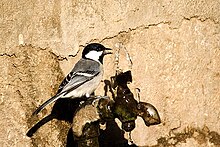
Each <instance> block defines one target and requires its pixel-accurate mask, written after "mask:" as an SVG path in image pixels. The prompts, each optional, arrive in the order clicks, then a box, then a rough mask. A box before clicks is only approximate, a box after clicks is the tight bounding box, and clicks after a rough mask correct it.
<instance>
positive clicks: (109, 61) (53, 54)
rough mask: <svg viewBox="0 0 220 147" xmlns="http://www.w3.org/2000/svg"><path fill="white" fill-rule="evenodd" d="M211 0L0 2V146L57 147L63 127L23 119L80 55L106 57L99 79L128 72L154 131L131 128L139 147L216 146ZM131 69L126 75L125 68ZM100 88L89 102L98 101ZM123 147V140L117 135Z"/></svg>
mask: <svg viewBox="0 0 220 147" xmlns="http://www.w3.org/2000/svg"><path fill="white" fill-rule="evenodd" d="M219 8H220V1H219V0H182V1H171V0H136V1H129V0H92V1H87V0H49V1H48V0H41V1H39V0H19V1H17V0H1V1H0V61H1V65H0V67H1V70H0V82H1V86H0V87H1V88H0V89H1V90H0V117H1V120H0V124H1V126H2V127H1V128H0V144H1V145H2V146H5V147H6V146H10V147H11V146H19V147H20V146H27V147H30V146H48V147H49V146H65V143H66V134H67V132H68V128H69V126H70V124H68V123H65V122H63V121H58V120H53V121H51V122H49V123H47V124H46V125H44V126H42V127H41V128H40V129H39V130H38V132H36V133H35V135H34V136H33V137H32V138H29V137H27V136H26V135H25V134H26V132H27V130H28V129H29V128H30V127H31V126H33V125H34V124H35V123H36V122H37V121H38V120H40V119H41V118H43V117H44V116H46V114H48V113H49V112H50V109H49V107H48V108H47V109H45V110H44V111H43V112H42V113H40V114H39V115H38V117H35V118H31V113H32V112H33V111H34V110H35V109H36V107H37V106H39V105H40V104H41V103H42V102H44V101H45V100H46V99H48V98H49V97H50V96H51V95H53V94H54V93H55V92H56V90H57V87H58V86H59V84H60V82H61V80H62V79H63V77H64V76H65V75H66V74H67V73H68V72H69V71H70V70H71V69H72V67H73V65H74V63H75V62H76V61H77V60H78V59H79V58H80V56H81V50H82V49H83V46H85V45H86V44H87V43H91V42H99V43H102V44H103V45H105V46H107V47H110V48H112V49H113V53H114V54H113V55H112V56H108V57H106V59H105V61H104V67H105V75H104V79H109V77H110V76H113V75H114V74H115V70H116V69H117V66H116V64H115V63H116V60H117V59H118V58H119V60H118V61H119V64H118V66H119V68H120V69H121V70H123V71H126V70H128V69H130V70H131V71H132V75H133V82H132V83H131V84H130V85H129V87H130V88H131V90H132V91H133V92H134V91H135V88H137V87H138V88H140V90H141V93H140V95H141V101H144V102H149V103H151V104H153V105H154V106H155V107H156V108H157V110H158V112H159V114H160V117H161V121H162V123H161V124H160V125H156V126H150V127H146V126H145V124H144V122H143V120H142V119H140V118H138V119H137V120H136V128H135V129H134V131H132V132H131V138H132V140H133V141H134V143H135V144H136V145H138V146H154V147H156V146H178V147H180V146H184V147H185V146H187V147H192V146H202V147H206V146H210V147H212V146H220V11H219ZM130 60H131V61H132V63H133V64H132V65H131V64H130ZM103 85H104V84H103V82H102V83H101V84H100V87H99V88H98V90H97V92H96V93H97V94H99V95H103ZM125 137H127V138H128V134H125Z"/></svg>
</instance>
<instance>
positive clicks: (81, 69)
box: [33, 43, 111, 115]
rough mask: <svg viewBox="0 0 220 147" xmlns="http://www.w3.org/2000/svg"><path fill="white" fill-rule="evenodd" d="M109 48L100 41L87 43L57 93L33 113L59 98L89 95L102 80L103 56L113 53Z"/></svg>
mask: <svg viewBox="0 0 220 147" xmlns="http://www.w3.org/2000/svg"><path fill="white" fill-rule="evenodd" d="M108 50H111V49H110V48H106V47H104V46H103V45H101V44H99V43H91V44H89V45H87V46H86V47H85V48H84V50H83V52H82V58H81V59H80V60H79V61H78V62H77V63H76V64H75V66H74V68H73V69H72V71H71V72H70V73H69V74H68V75H67V76H66V77H65V78H64V80H63V81H62V83H61V84H60V86H59V89H58V91H57V94H56V95H55V96H53V97H51V98H50V99H49V100H47V101H46V102H44V103H43V104H42V105H41V106H40V107H38V108H37V110H36V111H34V113H33V115H36V114H38V113H39V112H40V111H41V110H42V109H44V107H46V106H47V105H48V104H50V103H52V102H54V101H56V100H57V99H59V98H69V97H70V98H77V97H82V96H86V97H89V96H90V94H92V93H93V92H94V91H95V90H96V88H97V87H98V85H99V83H100V82H101V80H102V76H103V66H102V64H103V57H104V56H105V55H107V54H111V52H109V51H108Z"/></svg>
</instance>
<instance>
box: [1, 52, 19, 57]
mask: <svg viewBox="0 0 220 147" xmlns="http://www.w3.org/2000/svg"><path fill="white" fill-rule="evenodd" d="M0 56H7V57H17V56H16V55H15V53H13V54H8V53H3V54H0Z"/></svg>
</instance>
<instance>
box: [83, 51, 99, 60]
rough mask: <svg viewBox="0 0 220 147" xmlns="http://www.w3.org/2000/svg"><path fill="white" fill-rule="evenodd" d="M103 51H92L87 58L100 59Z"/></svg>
mask: <svg viewBox="0 0 220 147" xmlns="http://www.w3.org/2000/svg"><path fill="white" fill-rule="evenodd" d="M102 53H103V51H90V52H89V53H88V54H86V55H85V57H86V58H88V59H92V60H95V61H99V57H100V56H101V55H102Z"/></svg>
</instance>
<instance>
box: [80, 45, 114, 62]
mask: <svg viewBox="0 0 220 147" xmlns="http://www.w3.org/2000/svg"><path fill="white" fill-rule="evenodd" d="M109 50H111V49H110V48H106V47H104V46H103V45H101V44H99V43H91V44H88V45H87V46H86V47H85V48H84V50H83V52H82V58H85V59H92V60H95V61H99V62H101V63H103V57H104V56H105V55H107V54H112V53H111V52H109Z"/></svg>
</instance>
